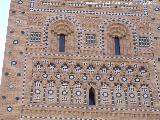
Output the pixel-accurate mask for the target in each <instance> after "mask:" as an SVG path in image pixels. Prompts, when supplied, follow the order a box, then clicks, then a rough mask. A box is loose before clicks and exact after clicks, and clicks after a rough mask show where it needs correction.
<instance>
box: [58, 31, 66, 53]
mask: <svg viewBox="0 0 160 120" xmlns="http://www.w3.org/2000/svg"><path fill="white" fill-rule="evenodd" d="M59 52H65V35H64V34H60V37H59Z"/></svg>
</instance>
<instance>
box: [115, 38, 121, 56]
mask: <svg viewBox="0 0 160 120" xmlns="http://www.w3.org/2000/svg"><path fill="white" fill-rule="evenodd" d="M114 42H115V55H120V40H119V37H115V38H114Z"/></svg>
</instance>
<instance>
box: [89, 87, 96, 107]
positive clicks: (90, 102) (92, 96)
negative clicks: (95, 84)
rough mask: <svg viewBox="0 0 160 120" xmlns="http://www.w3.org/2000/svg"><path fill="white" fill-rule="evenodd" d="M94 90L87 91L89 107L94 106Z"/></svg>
mask: <svg viewBox="0 0 160 120" xmlns="http://www.w3.org/2000/svg"><path fill="white" fill-rule="evenodd" d="M95 104H96V101H95V90H94V88H90V90H89V105H95Z"/></svg>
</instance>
